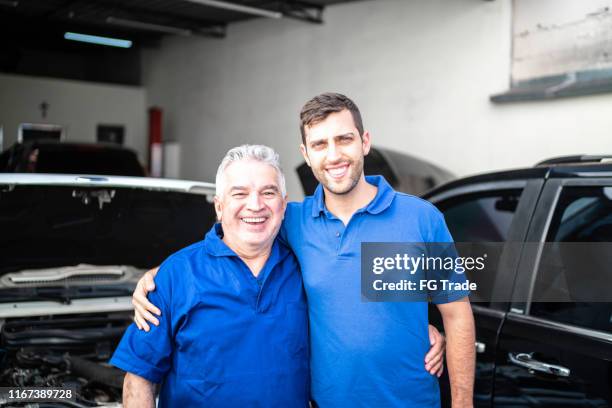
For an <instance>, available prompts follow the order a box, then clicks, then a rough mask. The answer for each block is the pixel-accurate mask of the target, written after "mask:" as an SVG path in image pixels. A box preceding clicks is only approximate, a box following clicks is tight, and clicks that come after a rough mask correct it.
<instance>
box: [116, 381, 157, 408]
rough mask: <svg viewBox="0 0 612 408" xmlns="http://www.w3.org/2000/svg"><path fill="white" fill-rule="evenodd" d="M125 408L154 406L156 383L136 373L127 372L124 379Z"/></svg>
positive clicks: (151, 407) (148, 407)
mask: <svg viewBox="0 0 612 408" xmlns="http://www.w3.org/2000/svg"><path fill="white" fill-rule="evenodd" d="M123 406H124V407H125V408H154V407H155V384H154V383H152V382H151V381H149V380H147V379H146V378H143V377H140V376H138V375H136V374H132V373H126V374H125V379H124V380H123Z"/></svg>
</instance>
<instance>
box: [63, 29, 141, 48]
mask: <svg viewBox="0 0 612 408" xmlns="http://www.w3.org/2000/svg"><path fill="white" fill-rule="evenodd" d="M64 38H65V39H67V40H72V41H80V42H86V43H90V44H99V45H108V46H110V47H120V48H130V47H131V46H132V42H131V41H130V40H120V39H118V38H110V37H100V36H97V35H89V34H79V33H71V32H66V33H65V34H64Z"/></svg>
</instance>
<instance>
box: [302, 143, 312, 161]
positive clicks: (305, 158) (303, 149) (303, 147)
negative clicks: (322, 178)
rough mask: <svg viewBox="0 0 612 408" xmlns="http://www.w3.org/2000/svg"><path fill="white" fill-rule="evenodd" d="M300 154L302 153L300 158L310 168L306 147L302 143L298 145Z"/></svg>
mask: <svg viewBox="0 0 612 408" xmlns="http://www.w3.org/2000/svg"><path fill="white" fill-rule="evenodd" d="M300 153H302V157H303V158H304V160H305V161H306V164H307V165H308V167H312V166H311V165H310V159H309V158H308V152H307V151H306V146H305V145H304V143H302V144H301V145H300Z"/></svg>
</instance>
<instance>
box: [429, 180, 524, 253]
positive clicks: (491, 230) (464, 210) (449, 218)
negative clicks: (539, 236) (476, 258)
mask: <svg viewBox="0 0 612 408" xmlns="http://www.w3.org/2000/svg"><path fill="white" fill-rule="evenodd" d="M521 192H522V190H521V189H513V190H497V191H487V192H485V193H477V194H468V195H460V196H458V197H454V198H451V199H448V200H446V201H442V202H440V203H437V204H436V206H437V207H438V208H439V209H440V211H442V213H443V214H444V218H445V219H446V225H448V229H449V230H450V232H451V234H452V235H453V238H454V240H455V241H456V242H505V241H506V240H507V238H508V231H509V229H510V223H511V222H512V218H513V217H514V213H515V211H516V207H517V205H518V200H519V198H520V196H521Z"/></svg>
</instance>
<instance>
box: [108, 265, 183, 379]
mask: <svg viewBox="0 0 612 408" xmlns="http://www.w3.org/2000/svg"><path fill="white" fill-rule="evenodd" d="M172 269H173V268H172V263H171V262H168V261H166V262H164V264H162V266H161V267H160V269H159V272H158V273H157V275H156V277H155V288H156V289H155V290H154V291H153V292H151V293H150V294H149V296H148V297H149V300H150V301H151V302H152V303H153V304H154V305H156V306H157V307H158V308H159V309H160V310H161V313H162V314H161V316H160V318H159V326H155V325H152V324H150V325H149V326H150V327H151V329H150V331H149V332H145V331H144V330H139V329H138V327H136V324H134V323H132V324H131V325H130V326H129V327H128V329H127V330H126V332H125V334H124V335H123V338H122V339H121V342H120V343H119V345H118V346H117V349H116V350H115V353H114V354H113V357H112V359H111V360H110V363H111V364H112V365H114V366H116V367H118V368H120V369H122V370H124V371H127V372H130V373H133V374H136V375H138V376H140V377H143V378H146V379H147V380H149V381H151V382H154V383H160V382H162V380H163V378H164V377H165V375H166V374H167V373H168V371H169V370H170V366H171V358H172V348H173V347H172V343H173V334H172V313H171V303H170V302H171V299H172V296H171V293H172V280H171V279H170V277H171V275H172V273H171V272H172Z"/></svg>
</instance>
